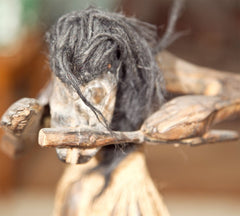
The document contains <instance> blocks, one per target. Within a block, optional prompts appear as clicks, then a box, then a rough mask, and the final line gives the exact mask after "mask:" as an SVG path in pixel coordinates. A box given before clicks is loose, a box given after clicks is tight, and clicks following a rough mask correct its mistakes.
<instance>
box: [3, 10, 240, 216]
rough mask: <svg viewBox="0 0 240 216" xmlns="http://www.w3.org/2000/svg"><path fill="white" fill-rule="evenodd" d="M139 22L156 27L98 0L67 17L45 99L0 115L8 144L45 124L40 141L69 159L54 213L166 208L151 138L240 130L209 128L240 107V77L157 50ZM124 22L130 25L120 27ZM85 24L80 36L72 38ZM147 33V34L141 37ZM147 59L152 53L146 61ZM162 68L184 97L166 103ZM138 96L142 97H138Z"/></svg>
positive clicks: (182, 138)
mask: <svg viewBox="0 0 240 216" xmlns="http://www.w3.org/2000/svg"><path fill="white" fill-rule="evenodd" d="M113 16H114V17H113ZM96 17H98V18H96ZM99 17H100V18H99ZM109 17H110V18H111V19H110V18H109ZM113 18H114V19H113ZM109 19H110V20H111V21H113V25H112V26H110V27H109V23H108V22H109ZM69 23H71V24H72V25H69ZM73 23H75V24H76V23H77V25H76V26H75V27H76V28H74V24H73ZM106 23H107V26H106ZM80 24H81V27H82V28H79V25H80ZM136 24H140V25H145V26H144V27H141V28H142V29H140V30H143V29H144V28H146V29H148V30H149V29H150V30H151V28H152V27H151V26H148V25H147V24H143V23H139V22H138V21H136V20H133V19H129V20H128V19H126V18H125V17H123V16H122V15H115V14H114V15H113V14H108V13H102V12H100V11H98V10H96V9H92V8H90V9H88V10H86V11H85V12H83V13H80V14H78V13H76V12H74V13H71V14H70V15H66V16H64V17H62V18H61V19H60V20H59V21H58V24H57V25H56V26H55V27H54V28H53V29H52V30H51V32H50V34H49V36H48V40H49V41H50V60H51V67H52V70H53V72H54V73H53V76H52V80H51V81H50V82H49V84H48V86H47V87H46V88H45V89H44V90H43V91H42V93H41V94H40V97H39V98H37V99H31V98H24V99H21V100H19V101H17V102H16V103H14V104H13V105H12V106H11V107H10V108H9V109H8V110H7V111H6V113H5V114H4V115H3V117H2V120H1V125H2V128H3V129H4V131H5V136H4V140H3V144H2V145H3V149H4V150H5V152H6V153H8V154H10V155H16V154H17V153H20V152H22V151H24V149H25V148H27V146H30V145H32V144H33V143H34V142H35V140H36V137H37V133H38V131H39V130H40V128H41V127H43V128H42V129H41V130H40V131H39V134H38V141H39V144H40V145H41V146H42V147H54V148H56V151H57V155H58V157H59V159H60V160H62V161H63V162H66V163H69V164H71V165H69V166H68V168H67V169H66V170H65V172H64V174H63V176H62V178H61V180H60V182H59V184H58V188H57V193H56V200H55V207H54V215H55V216H70V215H71V216H78V215H88V216H91V215H92V216H93V215H98V216H101V215H102V216H105V215H106V216H108V215H109V216H110V215H115V216H117V215H144V216H147V215H151V216H155V215H156V216H168V215H169V213H168V211H167V208H166V206H165V205H164V202H163V200H162V198H161V196H160V195H159V193H158V191H157V189H156V187H155V186H154V183H153V181H152V179H151V177H150V175H149V173H148V170H147V167H146V162H145V156H144V151H143V148H144V145H159V148H161V145H163V144H168V145H173V146H177V145H181V144H184V145H192V146H196V145H200V144H207V143H216V142H221V141H226V140H238V139H239V134H238V133H237V132H236V131H227V130H221V131H220V130H211V127H212V126H213V125H214V124H216V123H219V122H221V121H223V120H225V119H229V118H232V117H237V116H238V115H239V113H240V95H239V94H240V93H239V92H240V91H239V85H238V83H239V81H240V76H239V75H236V74H231V73H224V72H219V71H216V70H212V69H208V68H203V67H199V66H196V65H193V64H190V63H188V62H185V61H183V60H181V59H179V58H177V57H175V56H173V55H171V54H169V53H167V52H163V51H161V52H159V53H157V54H156V55H155V56H153V58H152V54H151V52H150V51H149V50H150V48H146V47H147V42H151V41H152V38H151V35H149V34H148V35H145V36H144V34H145V33H146V32H140V30H139V29H137V27H136ZM125 25H127V28H129V29H130V30H131V31H130V30H129V29H128V30H126V31H125V32H122V31H123V29H124V28H120V27H124V26H125ZM99 26H101V28H103V29H104V30H99ZM116 28H117V29H118V30H116ZM146 29H145V30H146ZM88 30H89V31H88ZM80 31H82V32H81V33H82V34H83V35H77V37H76V38H72V37H69V36H70V35H71V34H75V36H76V34H77V33H79V32H80ZM98 31H100V33H99V32H98ZM108 31H109V32H110V33H109V35H110V36H111V37H110V36H109V35H108ZM132 31H134V33H133V35H131V34H130V33H131V32H132ZM96 32H98V33H99V34H96ZM104 32H105V33H104ZM150 32H151V31H150ZM95 34H96V35H95ZM119 34H120V35H121V34H122V35H121V37H119ZM140 36H141V37H142V38H144V39H143V42H141V43H138V42H139V41H137V39H138V37H140ZM79 37H80V39H79ZM83 37H84V38H83ZM86 38H87V39H88V40H85V39H86ZM113 38H114V40H113ZM98 39H99V40H98ZM124 40H126V41H127V42H128V43H125V42H126V41H124ZM75 43H80V45H81V46H80V45H78V46H79V47H77V46H76V44H75ZM129 43H132V44H133V45H134V46H130V45H129ZM149 46H150V47H151V45H149ZM132 47H134V49H135V50H134V49H132ZM77 48H78V49H77ZM80 48H81V49H80ZM145 48H146V50H145ZM143 50H145V51H146V52H145V53H141V52H142V51H143ZM140 51H141V52H140ZM78 52H80V53H78ZM100 52H101V55H99V53H100ZM139 52H140V53H139ZM52 55H54V57H52ZM51 58H52V59H51ZM145 61H150V62H147V63H146V65H143V63H144V62H145ZM151 61H154V62H151ZM83 63H85V64H83ZM133 63H135V64H136V65H129V64H133ZM92 65H95V66H96V67H95V68H94V70H93V68H92V67H91V66H92ZM96 69H98V71H96ZM152 70H153V71H152ZM156 71H157V73H155V72H156ZM159 71H162V72H163V76H164V79H165V83H166V90H167V92H171V93H177V94H178V95H179V94H180V95H182V96H179V97H176V98H174V99H172V100H170V101H166V102H165V103H164V104H163V100H162V99H163V98H162V96H163V95H162V94H163V86H161V85H162V84H163V83H162V78H161V77H162V74H161V73H160V72H159ZM128 73H132V74H130V75H129V74H128ZM149 73H152V74H149ZM134 76H139V77H134ZM129 79H130V81H131V82H128V81H129ZM149 79H150V81H151V82H150V81H149ZM142 81H143V82H142ZM148 82H149V85H145V84H146V83H148ZM151 85H152V86H151ZM135 87H136V88H135ZM146 87H147V88H146ZM145 88H146V89H145ZM148 88H150V91H149V89H148ZM125 90H126V94H125V93H124V91H125ZM130 90H132V91H135V92H134V94H133V93H132V92H131V91H130ZM141 90H143V92H141ZM146 92H147V93H146ZM145 93H146V94H145ZM160 93H161V95H159V94H160ZM131 94H132V95H131ZM129 95H131V96H132V97H128V96H129ZM139 95H140V96H141V97H143V99H144V100H143V101H141V97H139ZM149 97H150V98H149ZM120 98H121V99H122V100H120ZM126 98H128V99H126ZM136 98H137V101H139V102H138V103H135V102H134V103H133V101H135V99H136ZM155 100H156V101H157V102H156V103H155ZM124 102H125V103H124ZM122 103H124V104H122ZM144 103H146V106H145V104H144ZM161 104H163V105H161ZM148 105H151V107H150V106H148ZM160 105H161V106H160ZM48 106H49V107H50V113H49V114H50V115H46V109H47V107H48ZM119 106H122V107H124V108H126V109H123V108H122V107H119ZM136 106H139V107H136ZM141 106H142V107H141ZM135 108H136V109H135ZM138 108H141V109H138ZM129 113H130V114H129ZM136 113H138V115H136ZM136 116H139V119H135V118H137V117H136ZM49 119H50V125H49V123H48V122H49ZM80 163H85V164H80ZM76 164H80V165H76Z"/></svg>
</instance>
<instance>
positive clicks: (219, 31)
mask: <svg viewBox="0 0 240 216" xmlns="http://www.w3.org/2000/svg"><path fill="white" fill-rule="evenodd" d="M171 3H172V1H170V0H148V1H145V0H98V1H97V0H96V1H87V0H0V115H2V114H3V112H4V111H5V110H6V109H7V108H8V107H9V105H10V104H11V103H13V102H14V101H16V100H17V99H19V98H22V97H35V96H36V95H37V93H38V92H39V90H40V89H41V88H42V87H43V86H44V83H46V81H47V80H48V79H49V76H50V71H49V66H48V61H47V47H46V44H45V42H44V33H45V32H46V30H47V29H48V28H49V27H50V26H51V25H52V24H53V23H54V22H55V21H56V19H57V18H58V17H59V16H61V15H62V14H64V13H66V12H68V11H72V10H76V9H84V8H86V7H87V6H88V5H95V6H98V7H100V8H102V9H103V10H110V11H122V12H123V13H124V14H126V15H128V16H134V17H137V18H139V19H140V20H143V21H146V22H149V23H152V24H155V25H157V26H158V27H159V36H161V35H162V34H163V32H164V30H165V27H166V23H167V19H168V16H169V13H170V6H171ZM185 30H187V31H188V34H187V35H185V36H183V37H181V38H180V39H178V40H177V41H175V42H174V43H173V44H172V45H171V46H169V47H168V50H169V51H170V52H172V53H174V54H175V55H177V56H179V57H181V58H183V59H186V60H188V61H190V62H193V63H196V64H199V65H202V66H207V67H212V68H216V69H219V70H223V71H230V72H234V73H240V0H211V1H208V0H191V1H190V0H188V1H187V2H186V5H185V8H184V10H183V12H182V15H181V17H180V19H179V21H178V24H177V31H185ZM239 126H240V122H239V121H237V120H236V121H231V122H225V123H224V124H221V125H218V126H217V127H219V128H221V127H224V128H229V129H235V130H239V129H238V128H239ZM1 133H2V132H1ZM0 136H1V135H0ZM146 155H147V162H148V165H149V169H150V173H151V175H152V177H153V179H154V181H155V183H156V185H157V187H158V189H159V191H160V192H161V193H162V194H163V196H164V199H165V201H166V203H167V205H168V207H169V211H170V213H171V215H172V216H188V215H189V216H190V215H191V216H193V215H194V216H198V215H205V216H210V215H211V216H212V215H218V216H226V215H227V216H237V215H238V216H239V215H240V143H238V142H231V143H221V144H216V145H206V146H200V147H194V148H193V147H192V148H191V147H187V146H184V147H178V148H174V147H172V146H161V147H148V148H146ZM64 167H65V165H64V164H63V163H61V162H60V161H59V160H58V159H57V157H56V154H55V151H54V150H52V149H41V148H40V147H38V146H37V144H36V145H35V146H34V147H33V148H32V149H30V150H29V151H28V152H26V153H25V154H24V155H23V156H22V157H19V158H17V159H15V160H13V159H10V158H8V157H7V156H6V155H4V154H3V153H1V152H0V215H4V216H9V215H12V216H22V215H32V214H34V215H35V216H38V215H50V214H51V211H52V208H53V199H54V193H55V188H56V184H57V182H58V180H59V178H60V176H61V174H62V171H63V169H64Z"/></svg>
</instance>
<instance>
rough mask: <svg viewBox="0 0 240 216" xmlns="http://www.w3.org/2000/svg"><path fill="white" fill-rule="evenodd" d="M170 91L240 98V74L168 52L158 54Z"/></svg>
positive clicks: (159, 63)
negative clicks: (215, 68)
mask: <svg viewBox="0 0 240 216" xmlns="http://www.w3.org/2000/svg"><path fill="white" fill-rule="evenodd" d="M156 59H157V62H158V65H159V68H160V69H161V72H163V74H164V78H165V82H166V88H167V91H168V92H172V93H177V94H200V95H211V96H223V97H226V98H240V85H239V83H240V75H239V74H234V73H230V72H224V71H218V70H214V69H210V68H206V67H201V66H197V65H194V64H191V63H190V62H187V61H185V60H183V59H180V58H178V57H176V56H174V55H172V54H170V53H168V52H161V53H160V54H158V55H157V56H156Z"/></svg>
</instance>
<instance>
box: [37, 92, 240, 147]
mask: <svg viewBox="0 0 240 216" xmlns="http://www.w3.org/2000/svg"><path fill="white" fill-rule="evenodd" d="M236 115H240V100H223V99H222V98H220V97H213V96H182V97H177V98H175V99H173V100H171V101H169V102H167V103H166V104H165V105H164V106H162V107H161V109H160V110H159V111H157V112H156V113H154V114H153V115H151V116H150V117H149V118H147V119H146V121H145V122H144V123H143V125H142V127H141V129H140V130H139V131H133V132H120V131H114V132H113V133H111V132H108V131H101V130H96V129H91V128H89V127H87V128H72V129H68V128H55V129H54V128H45V129H42V130H41V131H40V133H39V144H40V145H41V146H42V147H76V148H83V149H85V148H95V147H102V146H105V145H110V144H122V143H137V144H143V143H146V144H177V143H179V144H189V145H197V144H205V143H208V142H209V143H214V142H221V141H226V140H236V139H239V134H238V133H237V132H235V131H224V130H223V131H209V130H210V128H211V127H212V126H213V125H214V124H216V123H219V122H221V121H224V120H226V119H229V118H231V117H232V116H236Z"/></svg>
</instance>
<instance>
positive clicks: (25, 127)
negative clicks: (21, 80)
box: [0, 98, 43, 157]
mask: <svg viewBox="0 0 240 216" xmlns="http://www.w3.org/2000/svg"><path fill="white" fill-rule="evenodd" d="M42 112H43V107H42V106H41V105H40V104H39V103H38V101H37V100H36V99H32V98H23V99H20V100H19V101H17V102H15V103H14V104H13V105H12V106H11V107H9V108H8V110H7V111H6V112H5V113H4V114H3V116H2V119H1V122H0V123H1V127H2V129H3V130H4V132H5V134H4V136H3V138H2V142H1V148H2V150H3V151H4V152H5V153H6V154H8V155H9V156H12V157H13V156H16V155H17V154H19V153H20V152H22V151H24V150H25V149H26V148H27V147H29V146H30V145H32V143H34V142H35V141H36V137H37V133H38V130H39V126H40V120H41V117H42Z"/></svg>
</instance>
